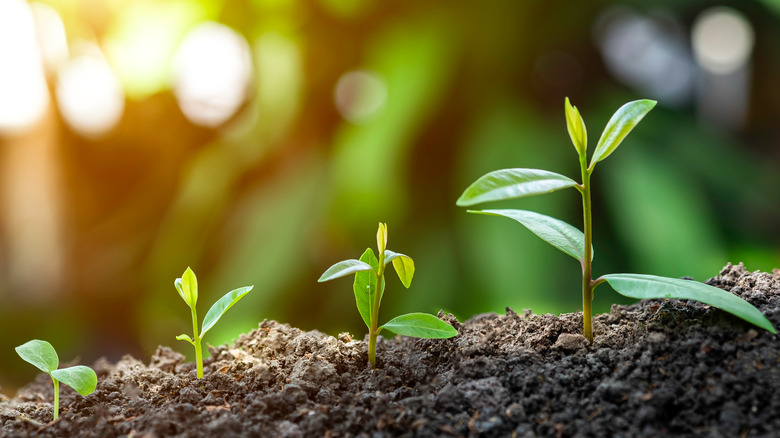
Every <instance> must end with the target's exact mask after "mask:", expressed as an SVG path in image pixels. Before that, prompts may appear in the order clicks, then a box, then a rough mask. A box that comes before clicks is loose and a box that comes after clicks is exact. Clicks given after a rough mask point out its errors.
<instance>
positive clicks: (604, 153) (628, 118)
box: [590, 99, 656, 166]
mask: <svg viewBox="0 0 780 438" xmlns="http://www.w3.org/2000/svg"><path fill="white" fill-rule="evenodd" d="M655 104H656V101H654V100H648V99H644V100H635V101H633V102H628V103H627V104H625V105H623V106H621V107H620V108H619V109H618V110H617V111H616V112H615V114H613V115H612V118H611V119H609V122H608V123H607V126H606V127H605V128H604V132H603V133H602V134H601V138H599V142H598V144H597V145H596V150H595V151H593V157H592V158H591V160H590V163H591V166H592V165H594V164H595V163H598V162H599V161H601V160H603V159H605V158H607V157H608V156H609V155H610V154H611V153H612V152H614V151H615V149H617V147H618V146H620V143H621V142H622V141H623V139H625V138H626V136H627V135H628V133H629V132H631V130H632V129H634V127H635V126H636V125H637V124H638V123H639V122H640V121H641V120H642V119H643V118H644V117H645V115H647V113H648V112H650V110H651V109H653V107H655Z"/></svg>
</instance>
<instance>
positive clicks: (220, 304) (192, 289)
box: [173, 267, 254, 379]
mask: <svg viewBox="0 0 780 438" xmlns="http://www.w3.org/2000/svg"><path fill="white" fill-rule="evenodd" d="M173 285H174V286H176V290H177V291H179V295H181V299H183V300H184V302H185V303H187V305H188V306H190V311H191V313H192V334H193V337H192V338H190V337H189V336H187V335H179V336H176V339H178V340H180V341H187V342H189V343H190V344H192V345H193V347H195V363H196V364H197V367H198V378H199V379H202V378H203V350H202V348H201V341H202V340H203V335H205V334H206V332H207V331H209V330H211V328H212V327H214V324H216V323H217V321H219V319H220V318H222V315H224V314H225V312H227V310H228V309H229V308H231V307H233V305H234V304H236V303H237V302H238V300H240V299H241V298H244V295H246V294H248V293H249V291H251V290H252V288H253V287H254V286H245V287H240V288H238V289H234V290H232V291H230V292H228V293H226V294H225V295H224V296H223V297H222V298H220V299H219V300H217V302H216V303H214V305H213V306H211V309H209V311H208V312H207V313H206V317H205V318H203V325H202V326H201V329H200V334H198V313H197V311H196V309H195V306H196V304H197V303H198V279H197V277H195V273H194V272H192V269H190V268H189V267H187V270H186V271H184V274H182V276H181V278H177V279H176V281H174V282H173Z"/></svg>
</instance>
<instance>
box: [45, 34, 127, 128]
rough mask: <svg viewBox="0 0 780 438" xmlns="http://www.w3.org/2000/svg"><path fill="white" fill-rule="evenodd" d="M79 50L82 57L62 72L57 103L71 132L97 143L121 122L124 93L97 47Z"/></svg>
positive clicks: (66, 66)
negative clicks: (98, 139) (97, 139)
mask: <svg viewBox="0 0 780 438" xmlns="http://www.w3.org/2000/svg"><path fill="white" fill-rule="evenodd" d="M78 49H79V50H76V52H77V53H79V54H78V55H76V56H75V57H73V58H72V59H71V60H70V61H68V62H67V63H66V64H64V65H63V66H62V68H61V69H60V71H59V75H58V78H57V87H56V95H57V103H58V104H59V108H60V113H61V114H62V118H63V119H64V120H65V122H66V123H67V124H68V126H70V127H71V129H73V130H74V131H76V132H77V133H79V134H81V135H82V136H84V137H87V138H92V139H95V138H99V137H101V136H103V135H104V134H106V133H108V132H109V131H110V130H111V129H113V128H114V127H115V126H116V124H117V123H118V122H119V120H120V119H121V117H122V113H123V112H124V108H125V96H124V90H123V88H122V84H121V82H120V81H119V78H118V77H117V74H116V73H115V72H114V70H113V69H112V68H111V66H110V65H109V64H108V61H106V59H105V57H104V56H103V54H102V53H101V52H100V49H99V48H98V47H97V46H95V45H92V44H88V43H83V44H82V45H81V46H79V47H78Z"/></svg>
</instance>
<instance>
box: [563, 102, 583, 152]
mask: <svg viewBox="0 0 780 438" xmlns="http://www.w3.org/2000/svg"><path fill="white" fill-rule="evenodd" d="M564 107H565V113H566V129H568V131H569V137H571V142H572V143H573V144H574V148H575V149H577V153H578V154H579V155H580V156H581V157H582V156H585V153H586V151H587V150H588V131H587V129H585V121H583V120H582V116H580V111H579V110H578V109H577V107H576V106H572V104H571V103H570V102H569V98H568V97H567V98H566V104H565V105H564Z"/></svg>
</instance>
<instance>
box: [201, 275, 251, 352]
mask: <svg viewBox="0 0 780 438" xmlns="http://www.w3.org/2000/svg"><path fill="white" fill-rule="evenodd" d="M253 287H254V286H245V287H240V288H238V289H233V290H232V291H230V292H228V293H226V294H225V295H223V296H222V298H220V299H219V300H217V302H216V303H214V305H213V306H211V309H209V311H208V312H207V313H206V316H205V317H204V318H203V327H202V328H201V330H200V338H201V339H203V335H205V334H206V332H207V331H209V330H211V328H212V327H214V324H216V323H217V321H219V319H220V318H222V315H224V314H225V312H227V311H228V309H230V308H231V307H233V305H234V304H236V303H237V302H238V300H240V299H241V298H244V296H245V295H246V294H248V293H249V291H251V290H252V288H253Z"/></svg>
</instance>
